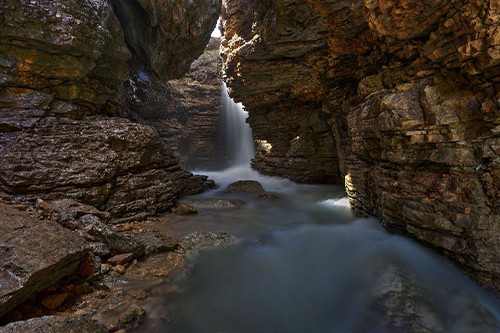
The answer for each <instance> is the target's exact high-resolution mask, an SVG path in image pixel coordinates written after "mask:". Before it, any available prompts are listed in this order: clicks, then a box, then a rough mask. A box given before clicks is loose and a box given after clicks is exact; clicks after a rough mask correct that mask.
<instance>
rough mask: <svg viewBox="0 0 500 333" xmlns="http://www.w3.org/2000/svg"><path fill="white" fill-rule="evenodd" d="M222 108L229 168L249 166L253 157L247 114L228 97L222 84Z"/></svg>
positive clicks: (240, 105) (252, 143)
mask: <svg viewBox="0 0 500 333" xmlns="http://www.w3.org/2000/svg"><path fill="white" fill-rule="evenodd" d="M221 89H222V108H223V113H224V121H225V124H226V137H225V144H226V146H225V148H226V151H225V152H226V158H227V159H228V162H229V164H230V166H244V165H246V166H249V165H250V161H251V160H252V158H253V157H254V156H255V144H254V141H253V136H252V129H251V128H250V125H248V124H247V123H246V119H247V118H248V112H246V111H245V110H244V109H243V105H242V104H241V103H235V102H234V100H233V99H232V98H231V97H229V94H228V92H227V87H226V84H225V83H224V82H223V83H222V87H221Z"/></svg>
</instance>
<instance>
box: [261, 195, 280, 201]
mask: <svg viewBox="0 0 500 333" xmlns="http://www.w3.org/2000/svg"><path fill="white" fill-rule="evenodd" d="M257 199H259V200H269V201H278V200H281V198H280V196H279V195H277V194H274V193H261V194H259V195H258V197H257Z"/></svg>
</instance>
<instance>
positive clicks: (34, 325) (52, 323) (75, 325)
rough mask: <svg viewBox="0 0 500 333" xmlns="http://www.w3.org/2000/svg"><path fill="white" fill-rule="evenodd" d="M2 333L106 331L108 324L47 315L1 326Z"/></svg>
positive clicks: (90, 332)
mask: <svg viewBox="0 0 500 333" xmlns="http://www.w3.org/2000/svg"><path fill="white" fill-rule="evenodd" d="M0 332H2V333H59V332H67V333H106V332H108V330H107V329H106V326H104V325H103V324H100V323H99V322H97V321H95V320H91V319H86V318H83V317H62V316H46V317H40V318H33V319H29V320H26V321H18V322H15V323H11V324H9V325H7V326H4V327H1V328H0Z"/></svg>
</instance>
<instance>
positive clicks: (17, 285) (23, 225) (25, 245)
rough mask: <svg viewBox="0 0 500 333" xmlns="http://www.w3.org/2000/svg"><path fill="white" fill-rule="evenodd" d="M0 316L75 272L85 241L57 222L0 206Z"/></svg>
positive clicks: (86, 251)
mask: <svg viewBox="0 0 500 333" xmlns="http://www.w3.org/2000/svg"><path fill="white" fill-rule="evenodd" d="M0 211H1V212H2V214H0V244H1V246H0V281H1V283H0V316H2V315H4V314H6V313H7V312H9V311H10V310H12V309H13V308H14V307H15V306H16V305H18V304H20V303H23V302H24V301H26V300H27V299H28V298H29V297H30V296H31V295H33V294H36V293H37V292H39V291H41V290H43V289H45V288H48V287H50V286H52V285H54V284H55V283H56V282H57V281H59V280H60V279H61V278H63V277H65V276H67V275H69V274H71V273H72V272H74V271H75V270H76V269H77V267H78V265H79V264H80V262H81V261H82V260H83V259H84V257H85V256H86V255H87V254H88V252H89V247H88V245H87V243H86V242H85V240H84V239H83V238H82V237H80V236H78V235H77V234H75V233H73V232H71V231H70V230H67V229H65V228H63V227H62V226H60V225H59V224H57V223H56V222H49V221H42V220H38V219H36V218H34V217H32V216H30V215H28V214H27V213H25V212H23V211H20V210H17V209H15V208H13V207H11V206H8V205H5V204H1V203H0Z"/></svg>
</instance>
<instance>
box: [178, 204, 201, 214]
mask: <svg viewBox="0 0 500 333" xmlns="http://www.w3.org/2000/svg"><path fill="white" fill-rule="evenodd" d="M172 212H174V213H175V214H177V215H195V214H198V210H197V209H196V207H194V206H191V205H185V204H181V205H179V206H177V207H175V208H174V209H173V210H172Z"/></svg>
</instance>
